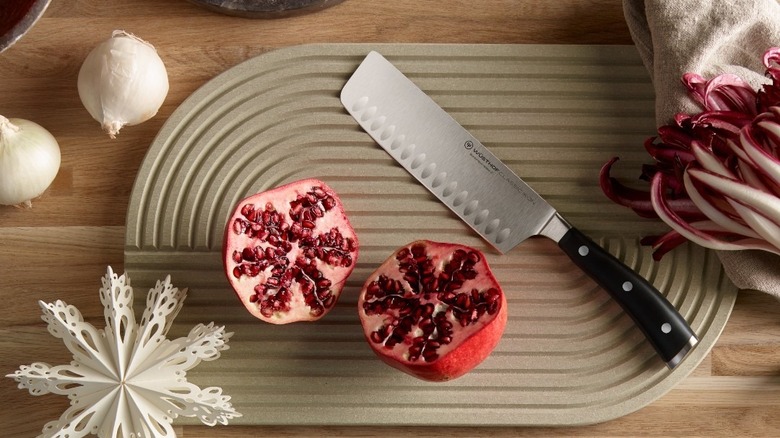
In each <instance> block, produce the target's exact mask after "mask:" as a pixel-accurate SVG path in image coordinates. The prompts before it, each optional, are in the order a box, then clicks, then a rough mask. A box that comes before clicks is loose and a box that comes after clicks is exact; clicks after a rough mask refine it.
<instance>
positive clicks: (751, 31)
mask: <svg viewBox="0 0 780 438" xmlns="http://www.w3.org/2000/svg"><path fill="white" fill-rule="evenodd" d="M623 12H624V15H625V19H626V23H627V24H628V27H629V30H630V32H631V37H632V39H633V40H634V44H635V45H636V47H637V50H638V51H639V55H640V57H641V58H642V61H643V62H644V64H645V67H647V70H648V72H649V73H650V78H651V79H652V81H653V86H654V89H655V95H656V104H655V114H656V123H657V125H658V126H661V125H666V124H669V123H672V122H673V118H674V115H675V114H677V113H686V114H694V113H698V112H699V111H700V108H699V107H698V106H696V104H695V103H694V101H693V100H692V99H691V98H690V97H688V94H687V90H686V88H685V87H684V86H683V85H682V83H681V78H682V76H683V74H685V73H689V72H690V73H698V74H700V75H702V76H704V77H705V78H711V77H713V76H716V75H718V74H722V73H731V74H736V75H738V76H740V77H741V78H742V79H744V80H745V81H747V82H748V83H750V84H751V85H752V86H753V87H754V88H755V89H758V88H760V86H761V84H763V83H765V82H766V81H767V79H766V78H765V76H764V69H765V67H764V65H763V64H762V63H761V59H762V56H763V54H764V52H765V51H766V50H767V49H768V48H770V47H777V46H780V2H779V0H728V1H723V0H688V1H680V0H623ZM718 256H719V257H720V260H721V262H722V263H723V266H724V269H725V271H726V274H727V275H728V276H729V278H730V279H731V281H732V282H734V284H735V285H736V286H737V287H739V288H740V289H753V290H759V291H762V292H766V293H769V294H772V295H774V296H775V297H777V298H780V256H777V255H775V254H772V253H768V252H763V251H719V252H718Z"/></svg>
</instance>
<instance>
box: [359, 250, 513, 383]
mask: <svg viewBox="0 0 780 438" xmlns="http://www.w3.org/2000/svg"><path fill="white" fill-rule="evenodd" d="M456 252H458V253H459V254H460V255H459V256H457V258H458V260H460V261H458V260H455V257H454V256H453V254H455V253H456ZM408 254H411V256H409V255H408ZM464 254H465V256H464ZM469 258H470V259H471V260H470V261H469V260H468V259H469ZM464 260H465V261H464ZM475 260H476V261H475ZM448 265H450V266H449V267H448ZM421 279H422V280H421ZM475 291H476V292H475ZM431 309H433V311H431ZM358 313H359V316H360V322H361V325H362V327H363V333H364V335H365V338H366V341H367V342H368V344H369V346H370V347H371V349H372V350H373V351H374V353H375V354H376V355H377V356H378V357H379V358H380V359H381V360H382V361H383V362H385V363H387V364H388V365H390V366H391V367H393V368H396V369H398V370H401V371H403V372H405V373H407V374H409V375H412V376H414V377H417V378H419V379H422V380H426V381H431V382H443V381H448V380H452V379H456V378H458V377H461V376H463V375H465V374H467V373H468V372H469V371H471V370H472V369H474V368H475V367H476V366H478V365H479V364H480V363H482V361H484V360H485V359H486V358H487V357H488V356H489V355H490V354H491V352H492V351H493V350H494V349H495V347H496V346H497V345H498V343H499V341H500V339H501V336H502V335H503V333H504V329H505V327H506V321H507V302H506V296H505V294H504V293H503V290H502V289H501V287H500V285H499V283H498V281H497V280H496V278H495V276H494V275H493V273H492V272H491V270H490V267H489V266H488V264H487V261H486V260H485V257H484V255H483V254H482V253H481V252H480V251H479V250H476V249H474V248H471V247H468V246H465V245H459V244H454V243H441V242H433V241H428V240H420V241H415V242H412V243H410V244H408V245H406V246H404V247H401V248H399V249H398V250H396V251H395V252H394V253H393V254H392V255H391V256H390V257H389V258H388V259H387V260H386V261H385V262H384V263H383V264H382V265H381V266H380V267H379V268H378V269H377V270H376V271H374V273H372V274H371V275H370V276H369V277H368V279H367V280H366V282H365V284H364V285H363V288H362V289H361V292H360V296H359V298H358ZM432 325H433V326H434V328H431V326H432ZM431 347H433V348H431Z"/></svg>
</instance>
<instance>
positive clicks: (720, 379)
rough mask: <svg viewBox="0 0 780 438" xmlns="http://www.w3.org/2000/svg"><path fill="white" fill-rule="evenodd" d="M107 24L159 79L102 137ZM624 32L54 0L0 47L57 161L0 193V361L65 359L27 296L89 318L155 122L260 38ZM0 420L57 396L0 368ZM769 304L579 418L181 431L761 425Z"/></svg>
mask: <svg viewBox="0 0 780 438" xmlns="http://www.w3.org/2000/svg"><path fill="white" fill-rule="evenodd" d="M116 28H122V29H125V30H127V31H130V32H133V33H136V34H138V35H139V36H141V37H143V38H144V39H147V40H149V41H150V42H152V43H153V44H154V45H155V46H156V47H157V49H158V51H159V53H160V55H161V56H162V58H163V59H164V60H165V62H166V65H167V67H168V71H169V75H170V78H171V90H170V92H169V95H168V98H167V99H166V102H165V104H164V105H163V107H162V109H161V110H160V112H159V113H158V115H157V116H156V117H155V118H153V119H152V120H150V121H149V122H147V123H144V124H142V125H139V126H136V127H127V128H125V129H124V130H123V131H122V132H121V133H120V134H119V137H118V138H117V139H116V140H109V138H108V136H107V135H105V134H103V133H102V132H101V131H100V128H99V126H98V124H97V122H94V121H93V120H92V119H91V118H90V117H89V115H88V114H87V112H86V110H84V108H83V107H82V106H81V104H80V102H79V98H78V94H77V91H76V78H77V75H78V70H79V67H80V65H81V62H82V61H83V59H84V57H85V56H86V54H87V53H88V51H89V50H90V49H91V48H92V47H94V45H96V44H97V42H98V41H100V40H101V39H103V38H106V37H108V35H109V34H110V33H111V31H112V30H114V29H116ZM323 42H329V43H340V42H394V43H405V42H416V43H419V42H424V43H532V44H537V43H552V44H631V38H630V35H629V32H628V29H627V27H626V25H625V23H624V21H623V15H622V10H621V1H620V0H559V1H555V2H552V1H545V0H491V1H489V2H474V1H467V0H448V1H447V2H433V1H428V2H421V1H416V0H393V1H380V0H346V1H345V2H343V3H341V4H339V5H337V6H334V7H332V8H329V9H327V10H324V11H321V12H317V13H315V14H310V15H304V16H299V17H292V18H285V19H278V20H249V19H243V18H236V17H228V16H223V15H220V14H214V13H212V12H210V11H207V10H205V9H203V8H200V7H198V6H196V5H193V4H191V3H189V2H186V1H184V0H70V1H54V2H52V4H51V6H50V7H49V9H48V10H47V11H46V14H45V15H44V17H43V18H42V19H41V20H40V21H39V22H38V24H37V25H36V26H35V28H34V29H33V30H32V31H31V32H30V33H28V34H27V35H26V36H25V37H24V38H22V39H21V40H20V41H19V42H18V43H16V44H15V45H14V46H13V47H11V48H10V49H9V50H7V51H5V52H3V53H2V54H0V96H1V97H0V114H2V115H4V116H7V117H20V118H27V119H30V120H34V121H36V122H38V123H40V124H42V125H43V126H45V127H46V128H47V129H49V130H50V131H51V132H52V133H53V134H54V135H55V136H56V137H57V139H58V140H59V142H60V147H61V149H62V154H63V160H62V170H61V173H60V174H59V175H58V177H57V179H56V180H55V183H54V185H53V187H52V188H51V189H50V190H49V191H48V192H47V193H46V194H45V195H44V196H43V198H42V199H40V200H38V201H37V202H35V203H34V206H33V208H32V209H17V208H13V207H3V208H0V298H2V300H3V303H4V304H3V306H2V312H3V316H2V319H0V347H2V351H3V354H2V355H0V371H1V372H2V374H7V373H11V372H13V370H14V369H16V368H17V367H18V366H19V365H21V364H27V363H31V362H34V361H47V362H50V363H54V364H57V363H63V362H67V361H68V359H69V357H68V354H67V351H66V350H65V349H64V347H62V346H61V345H58V344H57V342H53V338H51V336H50V335H49V334H48V333H47V332H46V327H45V324H44V323H43V322H42V321H41V320H40V309H39V308H38V305H37V300H39V299H41V300H45V301H50V300H56V299H64V300H66V301H67V302H68V303H70V304H74V305H76V306H77V307H78V308H79V309H80V310H81V311H82V312H83V313H84V314H85V315H88V320H89V319H90V318H94V321H91V322H94V323H95V324H98V325H99V324H100V319H99V315H100V306H99V302H98V300H97V294H96V292H97V289H98V287H99V278H100V276H101V275H102V273H103V272H104V270H105V267H106V265H109V264H110V265H112V266H113V267H114V268H115V269H116V270H121V269H122V268H123V266H122V265H123V260H122V254H123V241H124V223H125V215H126V211H127V204H128V196H129V193H130V189H131V187H132V184H133V181H134V178H135V174H136V172H137V169H138V167H139V166H140V163H141V161H142V160H143V157H144V154H145V153H146V150H147V148H148V145H149V144H150V143H151V141H152V139H153V138H154V136H155V135H156V133H157V131H158V130H159V129H160V127H161V126H162V123H163V122H164V121H165V120H166V118H167V117H168V116H169V115H170V114H171V112H172V111H173V110H174V109H175V108H176V107H177V106H178V105H179V104H181V102H182V101H183V100H184V99H185V98H186V97H187V96H188V95H190V94H191V93H192V92H193V91H194V90H195V89H197V88H198V87H199V86H200V85H202V84H203V83H205V82H206V81H208V80H209V79H210V78H212V77H213V76H215V75H216V74H218V73H220V72H222V71H224V70H225V69H227V68H229V67H232V66H234V65H236V64H237V63H239V62H241V61H244V60H246V59H248V58H250V57H253V56H256V55H259V54H262V53H265V52H267V51H269V50H273V49H275V48H280V47H286V46H291V45H297V44H306V43H323ZM0 391H2V392H1V394H2V398H1V399H0V435H2V436H5V437H29V436H35V435H36V434H37V433H39V432H40V429H41V427H42V426H43V424H44V423H46V422H47V421H49V420H53V419H56V418H57V417H58V416H59V415H60V413H61V412H62V411H63V410H64V409H65V408H66V407H67V400H66V399H64V398H63V397H56V396H44V397H40V398H36V397H32V396H30V395H29V394H28V393H27V392H26V391H22V390H18V389H16V385H15V383H14V382H13V381H12V380H11V379H6V378H3V379H0ZM779 409H780V303H778V302H777V300H775V299H773V298H771V297H768V296H766V295H763V294H759V293H756V292H750V291H746V292H742V293H741V294H740V297H739V298H738V301H737V304H736V307H735V309H734V312H733V314H732V316H731V319H730V321H729V323H728V325H727V326H726V328H725V330H724V332H723V334H722V336H721V338H720V339H719V341H718V343H717V345H716V346H715V348H714V349H713V350H712V352H711V354H710V357H709V358H708V359H707V360H705V361H704V362H703V363H702V364H701V365H700V366H699V368H698V369H697V370H696V371H695V372H694V373H693V374H692V375H691V376H690V377H689V378H688V379H686V380H685V381H684V382H683V383H682V384H680V385H678V387H677V388H675V389H674V390H673V391H671V392H670V393H668V394H667V395H666V396H664V397H663V398H661V399H660V400H658V401H656V402H655V403H653V404H651V405H650V406H647V407H646V408H644V409H642V410H640V411H638V412H635V413H633V414H630V415H627V416H625V417H622V418H619V419H616V420H613V421H610V422H607V423H603V424H597V425H592V426H587V427H579V428H564V429H546V428H494V429H476V428H414V429H409V428H385V429H375V428H370V427H354V428H349V427H326V428H315V427H303V428H300V427H285V426H278V427H232V426H231V427H219V428H218V429H212V428H208V427H195V426H192V427H191V426H186V427H179V428H178V429H177V430H178V432H179V436H181V437H211V436H223V437H249V436H289V437H298V436H369V437H370V436H377V437H379V436H382V437H390V436H407V435H412V434H413V435H415V436H430V437H465V436H477V437H479V436H496V437H509V436H513V437H514V436H616V437H617V436H669V435H695V436H776V435H778V433H780V416H777V412H778V410H779Z"/></svg>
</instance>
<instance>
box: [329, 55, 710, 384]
mask: <svg viewBox="0 0 780 438" xmlns="http://www.w3.org/2000/svg"><path fill="white" fill-rule="evenodd" d="M341 102H342V104H343V105H344V107H345V108H346V109H347V111H348V112H349V114H350V115H352V117H354V118H355V120H357V122H358V124H359V125H360V126H361V127H362V128H363V129H364V130H365V131H366V132H367V133H368V134H369V135H370V136H371V137H372V138H373V139H374V140H375V141H376V142H377V143H379V145H380V146H382V148H384V149H385V150H386V151H387V152H388V153H389V154H390V156H392V157H393V158H394V159H395V160H396V161H397V162H398V163H399V164H401V166H403V167H404V168H405V169H406V170H407V171H409V173H411V174H412V175H413V176H414V177H415V178H416V179H417V180H418V181H420V182H421V183H422V184H423V185H424V186H425V187H427V188H428V190H430V191H431V192H432V193H433V194H434V195H435V196H436V197H437V198H439V199H440V200H441V201H442V202H443V203H444V204H445V205H447V206H448V207H449V208H450V209H451V210H452V211H453V212H455V213H456V214H457V215H458V216H460V218H461V219H463V220H464V221H465V222H466V223H467V224H468V225H469V226H471V228H473V229H474V230H475V231H476V232H477V233H479V234H480V235H481V236H482V237H483V238H484V239H486V240H487V241H488V242H489V243H490V244H491V245H492V246H494V247H495V248H496V249H497V250H498V251H499V252H501V253H506V252H507V251H509V250H510V249H512V248H514V247H515V246H516V245H518V244H519V243H520V242H522V241H524V240H525V239H527V238H529V237H531V236H535V235H542V236H546V237H548V238H550V239H552V240H554V241H555V242H557V243H558V246H559V247H560V248H561V249H562V250H563V251H564V253H566V254H567V255H568V256H569V258H571V260H572V261H573V262H574V263H575V264H576V265H577V266H578V267H579V268H580V269H582V270H583V271H584V272H585V273H587V274H588V275H589V276H590V277H591V278H593V279H594V280H595V281H596V283H597V284H598V285H600V286H601V287H602V288H603V289H605V290H606V291H607V292H608V293H609V294H610V295H611V297H612V298H613V299H614V300H615V301H617V302H618V303H619V304H620V305H621V307H622V308H623V310H624V311H625V312H626V313H627V314H628V315H629V316H630V317H631V318H632V319H633V320H634V321H635V323H636V324H637V325H638V326H639V328H640V329H641V330H642V331H643V332H644V334H645V336H646V337H647V339H648V341H649V342H650V343H651V344H652V346H653V347H654V348H655V350H656V351H657V352H658V355H659V356H660V357H661V359H663V361H664V362H665V363H666V365H667V366H668V367H669V368H670V369H673V368H675V367H676V366H677V365H678V364H679V363H680V362H681V361H682V360H683V358H685V356H686V355H687V353H688V352H689V351H690V350H691V349H692V348H693V347H694V346H695V345H696V343H697V342H698V339H697V337H696V334H695V333H694V332H693V330H691V328H690V326H689V325H688V323H687V321H686V320H685V318H683V317H682V316H681V315H680V313H679V312H678V311H677V309H675V307H674V306H673V305H672V304H671V303H670V302H669V301H668V300H667V299H666V298H665V297H664V296H663V295H662V294H661V293H660V292H659V291H658V290H657V289H656V288H655V287H653V285H651V284H650V283H649V282H648V281H647V280H645V279H644V278H643V277H641V276H640V275H639V274H637V273H636V272H634V271H633V270H632V269H631V268H629V267H627V266H626V265H624V264H623V263H622V262H621V261H619V260H618V259H617V258H616V257H614V256H613V255H612V254H610V253H609V252H608V251H606V250H605V249H603V248H601V247H600V246H599V245H597V244H596V243H594V242H593V241H592V240H591V239H589V238H588V237H587V236H585V235H584V234H583V233H582V232H580V231H579V230H577V228H574V227H573V226H572V225H571V224H569V223H568V222H567V221H566V220H565V219H564V218H563V217H562V216H561V215H560V214H559V213H558V212H557V211H556V210H555V209H554V208H553V207H552V206H551V205H550V204H548V203H547V202H546V201H545V200H544V199H542V197H541V196H540V195H539V194H537V193H536V191H534V190H533V189H532V188H531V187H530V186H528V184H526V183H525V182H524V181H523V180H522V179H520V178H519V177H518V176H517V175H516V174H515V173H514V172H513V171H512V170H511V169H509V168H508V167H507V166H506V165H504V163H502V162H501V161H500V160H499V159H498V158H496V157H495V156H494V155H493V154H492V153H491V152H490V151H489V150H488V149H487V148H486V147H485V146H484V145H483V144H482V143H480V142H479V140H477V139H476V138H475V137H474V136H473V135H471V134H470V133H469V132H468V131H466V129H464V128H463V127H462V126H461V125H460V124H459V123H458V122H457V121H456V120H455V119H453V118H452V117H451V116H450V115H449V114H447V112H445V111H444V110H443V109H442V108H441V107H439V105H438V104H436V102H434V101H433V99H431V98H430V97H429V96H428V95H426V94H425V93H424V92H423V91H422V90H421V89H420V88H418V87H417V86H416V85H415V84H414V83H413V82H412V81H411V80H409V79H408V78H407V77H406V76H405V75H404V74H403V73H402V72H401V71H399V70H398V69H397V68H396V67H395V66H394V65H393V64H391V63H390V62H389V61H388V60H387V59H385V58H384V57H383V56H382V55H381V54H379V53H377V52H371V53H369V54H368V56H366V58H365V59H364V60H363V62H362V63H361V64H360V66H359V67H358V68H357V70H355V72H354V73H353V75H352V77H351V78H350V79H349V80H348V81H347V83H346V85H345V86H344V88H343V89H342V91H341Z"/></svg>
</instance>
